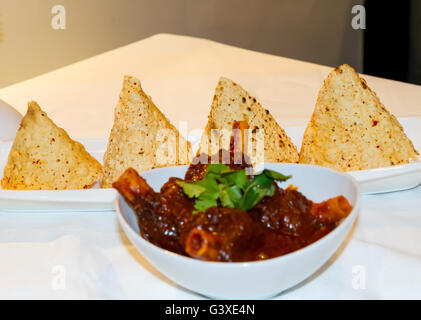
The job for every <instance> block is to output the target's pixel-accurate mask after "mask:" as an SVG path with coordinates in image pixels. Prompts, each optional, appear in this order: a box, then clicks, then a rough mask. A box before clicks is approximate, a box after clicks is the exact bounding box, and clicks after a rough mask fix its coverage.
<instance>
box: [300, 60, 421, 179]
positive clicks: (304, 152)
mask: <svg viewBox="0 0 421 320" xmlns="http://www.w3.org/2000/svg"><path fill="white" fill-rule="evenodd" d="M417 155H418V152H417V151H416V150H415V148H414V146H413V144H412V142H411V140H409V139H408V137H407V136H406V134H405V132H404V130H403V128H402V126H401V125H400V123H399V122H398V120H397V119H396V118H395V116H393V115H392V114H391V113H390V112H389V111H388V110H387V109H386V108H385V106H384V105H383V104H382V103H381V102H380V100H379V98H378V97H377V96H376V94H375V93H374V92H373V91H372V90H371V89H370V88H369V87H368V86H367V84H366V82H365V80H364V79H362V78H360V77H359V75H358V73H357V72H356V71H355V70H354V69H353V68H351V67H350V66H349V65H346V64H345V65H342V66H339V67H338V68H336V69H334V70H333V71H332V72H331V73H330V74H329V76H328V77H327V78H326V80H325V82H324V86H323V88H322V89H321V90H320V91H319V95H318V98H317V103H316V107H315V109H314V113H313V115H312V117H311V120H310V122H309V124H308V126H307V129H306V131H305V134H304V138H303V142H302V146H301V151H300V163H307V164H316V165H321V166H326V167H330V168H333V169H336V170H339V171H353V170H363V169H371V168H379V167H386V166H391V165H396V164H403V163H408V162H409V161H411V160H417Z"/></svg>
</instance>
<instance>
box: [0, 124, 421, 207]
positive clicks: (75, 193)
mask: <svg viewBox="0 0 421 320" xmlns="http://www.w3.org/2000/svg"><path fill="white" fill-rule="evenodd" d="M399 121H400V122H401V124H402V125H403V127H404V128H405V132H406V133H407V135H408V136H409V138H410V139H411V140H412V142H413V143H414V145H415V148H416V149H417V150H421V129H420V128H421V118H400V119H399ZM304 130H305V127H304V126H300V127H287V128H285V131H286V132H287V134H288V135H289V136H290V137H291V140H292V141H293V142H294V144H295V145H296V146H297V147H298V148H299V147H300V146H301V140H302V137H303V134H304ZM199 139H200V137H199V136H192V137H189V140H190V141H191V143H192V147H193V150H194V151H195V150H197V146H198V142H199ZM81 143H82V144H83V145H84V146H85V147H86V150H87V151H88V152H89V153H90V154H91V155H92V156H94V157H95V158H96V159H98V161H100V162H102V157H103V154H104V152H105V149H106V147H107V140H105V139H98V140H82V141H81ZM11 144H12V143H11V142H4V143H0V179H1V177H2V175H3V168H4V166H5V164H6V162H7V157H8V155H9V150H10V147H11ZM349 174H350V175H352V176H353V177H354V178H356V179H357V181H359V182H360V185H361V191H362V193H363V194H375V193H383V192H392V191H399V190H406V189H410V188H414V187H416V186H418V185H419V184H421V161H416V162H412V163H410V164H406V165H399V166H393V167H387V168H379V169H372V170H361V171H353V172H349ZM115 196H116V191H115V190H114V189H100V188H99V186H98V184H95V185H94V186H93V187H92V188H91V189H88V190H57V191H13V190H1V189H0V210H2V211H31V212H37V211H43V212H45V211H53V212H60V211H109V210H114V199H115Z"/></svg>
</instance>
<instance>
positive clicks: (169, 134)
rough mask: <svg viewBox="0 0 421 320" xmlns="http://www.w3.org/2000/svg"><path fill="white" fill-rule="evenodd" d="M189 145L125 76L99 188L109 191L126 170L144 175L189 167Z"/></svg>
mask: <svg viewBox="0 0 421 320" xmlns="http://www.w3.org/2000/svg"><path fill="white" fill-rule="evenodd" d="M191 158H192V151H191V146H190V143H189V142H187V141H186V140H185V139H184V138H183V137H182V136H181V135H180V133H179V132H178V130H177V129H176V128H175V127H174V126H173V125H172V124H171V123H170V122H169V121H168V119H167V118H166V117H165V115H164V114H162V112H161V111H160V110H159V109H158V108H157V107H156V106H155V104H154V103H153V102H152V99H151V97H150V96H148V95H147V94H146V93H145V92H144V91H143V90H142V88H141V86H140V81H139V79H136V78H134V77H131V76H124V81H123V89H122V90H121V93H120V97H119V102H118V104H117V106H116V107H115V111H114V125H113V128H112V130H111V134H110V137H109V140H108V147H107V151H106V152H105V154H104V170H103V174H102V176H101V178H100V184H101V187H102V188H110V187H111V186H112V183H113V182H115V181H116V180H117V179H118V178H119V177H120V175H122V174H123V172H124V171H125V170H126V169H127V168H130V167H131V168H134V169H136V170H137V171H138V172H144V171H147V170H151V169H154V168H158V167H164V166H171V165H183V164H189V163H190V160H191Z"/></svg>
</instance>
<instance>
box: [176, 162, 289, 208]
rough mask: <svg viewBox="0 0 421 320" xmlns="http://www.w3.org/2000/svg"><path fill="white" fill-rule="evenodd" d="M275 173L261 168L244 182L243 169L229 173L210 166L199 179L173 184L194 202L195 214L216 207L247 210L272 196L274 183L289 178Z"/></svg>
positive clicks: (226, 170)
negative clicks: (259, 172)
mask: <svg viewBox="0 0 421 320" xmlns="http://www.w3.org/2000/svg"><path fill="white" fill-rule="evenodd" d="M290 178H291V176H285V175H283V174H281V173H279V172H276V171H272V170H268V169H265V170H263V172H262V173H261V174H259V175H255V176H253V178H252V179H248V176H247V174H246V170H245V169H241V170H233V169H231V168H229V167H228V166H227V165H225V164H222V163H215V164H210V165H209V166H208V167H207V170H206V175H205V177H204V178H203V179H202V180H198V181H193V182H185V181H181V180H178V181H177V184H178V185H179V186H180V187H182V188H183V192H184V193H185V194H186V195H187V196H188V197H189V198H191V199H196V201H195V203H194V208H195V211H194V212H193V213H196V212H205V211H206V210H207V209H209V208H211V207H215V206H218V204H220V205H221V206H222V207H225V208H240V209H242V210H244V211H247V210H250V209H251V208H253V207H254V206H255V205H256V204H258V203H259V202H260V201H261V200H262V199H263V198H264V197H265V196H270V197H271V196H273V195H274V194H275V185H274V182H275V181H279V182H283V181H286V180H288V179H290Z"/></svg>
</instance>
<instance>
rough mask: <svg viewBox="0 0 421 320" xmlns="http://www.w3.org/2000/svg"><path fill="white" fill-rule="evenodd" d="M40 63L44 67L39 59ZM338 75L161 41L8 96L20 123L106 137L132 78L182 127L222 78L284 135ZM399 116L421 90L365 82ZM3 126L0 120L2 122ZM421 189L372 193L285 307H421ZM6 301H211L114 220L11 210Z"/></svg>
mask: <svg viewBox="0 0 421 320" xmlns="http://www.w3.org/2000/svg"><path fill="white" fill-rule="evenodd" d="M34 63H36V61H34ZM331 69H332V68H331V67H325V66H320V65H315V64H311V63H307V62H302V61H296V60H292V59H287V58H283V57H276V56H272V55H268V54H263V53H258V52H252V51H248V50H244V49H239V48H235V47H231V46H228V45H224V44H220V43H216V42H213V41H209V40H204V39H197V38H191V37H184V36H174V35H168V34H160V35H156V36H153V37H151V38H148V39H144V40H141V41H138V42H135V43H133V44H130V45H127V46H124V47H121V48H118V49H115V50H112V51H109V52H106V53H104V54H101V55H98V56H95V57H92V58H89V59H86V60H83V61H81V62H78V63H75V64H73V65H70V66H66V67H64V68H61V69H58V70H55V71H53V72H49V73H47V74H44V75H41V76H39V77H36V78H33V79H30V80H27V81H23V82H21V83H18V84H15V85H12V86H10V87H7V88H3V89H0V99H3V100H5V101H6V102H8V103H9V104H11V105H12V106H14V107H15V108H16V109H17V110H18V111H20V112H21V113H22V114H24V113H25V112H26V104H27V102H28V101H30V100H36V101H38V102H39V104H40V105H41V106H42V108H43V109H44V110H45V111H46V112H47V113H48V114H49V116H50V117H51V118H52V119H53V120H54V121H55V122H56V123H57V124H58V125H59V126H61V127H63V128H65V129H66V130H67V131H68V133H69V134H70V136H72V137H73V138H76V139H87V138H107V137H108V134H109V132H110V129H111V126H112V122H113V109H114V106H115V105H116V103H117V100H118V94H119V92H120V89H121V85H122V80H123V75H124V74H129V75H133V76H136V77H138V78H140V79H141V82H142V86H143V88H144V90H145V91H146V92H147V93H148V94H149V95H151V96H152V98H153V100H154V102H155V103H156V105H157V106H158V107H159V108H160V109H161V110H162V111H163V112H164V113H165V114H166V115H167V117H168V118H169V119H170V120H171V121H172V122H173V123H174V124H175V125H176V126H179V125H180V124H181V121H187V124H188V130H189V131H191V130H197V129H202V128H203V127H204V125H205V123H206V120H207V115H208V112H209V107H210V104H211V100H212V97H213V91H214V88H215V86H216V83H217V80H218V78H219V77H220V76H222V75H223V76H226V77H229V78H232V79H233V80H234V81H236V82H238V83H239V84H241V85H242V86H243V87H245V88H246V89H247V90H249V91H250V93H251V94H253V95H254V96H256V98H257V99H258V100H259V101H260V102H261V103H262V105H263V106H264V107H265V108H267V109H269V110H270V111H271V112H272V114H273V115H274V116H275V118H276V119H277V120H278V121H279V123H280V124H281V125H282V126H291V125H305V124H306V122H307V121H308V119H309V117H310V116H311V113H312V111H313V108H314V105H315V101H316V97H317V92H318V90H319V89H320V87H321V86H322V83H323V79H324V78H325V77H326V76H327V74H328V73H329V71H330V70H331ZM365 78H366V80H367V82H368V85H369V86H370V87H371V88H372V89H373V90H374V91H375V92H376V93H377V94H378V96H379V97H380V98H381V100H382V102H383V103H384V104H385V105H386V106H387V108H388V109H389V110H390V111H391V112H392V113H394V114H395V115H396V116H398V117H402V116H405V117H421V106H420V101H421V87H420V86H416V85H411V84H405V83H401V82H396V81H391V80H386V79H380V78H375V77H371V76H365ZM0 125H1V119H0ZM420 208H421V188H420V187H418V188H415V189H412V190H407V191H403V192H396V193H389V194H382V195H371V196H363V198H362V204H361V210H360V215H359V218H358V220H357V222H356V224H355V226H354V228H353V230H352V232H351V234H350V235H349V237H348V238H347V241H346V242H345V243H344V244H343V245H342V246H341V248H340V249H339V250H338V251H337V252H336V253H335V255H334V256H333V257H332V258H331V259H330V260H329V261H328V262H327V263H326V264H325V265H324V266H323V267H322V268H321V269H320V270H319V271H317V272H316V274H314V275H313V276H311V277H310V278H309V279H307V280H306V281H304V282H303V283H301V284H299V285H298V286H296V287H294V288H292V289H290V290H288V291H286V292H284V293H282V294H280V295H278V296H277V297H275V298H276V299H311V298H316V299H324V298H326V299H385V298H407V299H413V298H417V299H420V298H421V273H420V272H419V270H421V246H420V245H419V243H421V212H420V211H421V209H420ZM0 261H1V264H0V298H41V299H43V298H51V299H63V298H70V299H73V298H87V299H103V298H105V299H107V298H109V299H201V298H203V297H202V296H200V295H196V294H194V293H192V292H189V291H187V290H184V289H182V288H180V287H179V286H177V285H176V284H174V283H173V282H172V281H170V280H169V279H167V278H165V277H164V276H163V275H161V274H160V273H159V272H158V271H157V270H156V269H154V268H153V267H152V266H151V265H150V264H149V263H148V262H147V261H146V260H145V259H144V258H143V257H142V255H140V254H139V253H138V252H137V251H136V250H135V248H134V247H133V246H132V245H131V244H130V242H129V241H128V239H127V238H126V236H125V235H124V233H123V231H122V230H121V228H120V226H119V225H118V222H117V219H116V215H115V213H114V212H96V213H78V212H69V213H59V212H57V213H54V212H53V213H6V212H1V208H0Z"/></svg>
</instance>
